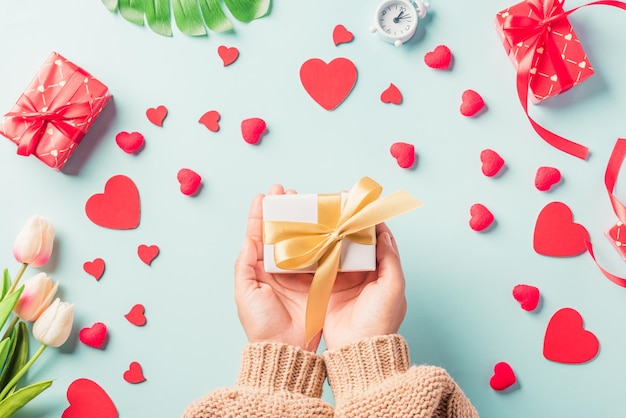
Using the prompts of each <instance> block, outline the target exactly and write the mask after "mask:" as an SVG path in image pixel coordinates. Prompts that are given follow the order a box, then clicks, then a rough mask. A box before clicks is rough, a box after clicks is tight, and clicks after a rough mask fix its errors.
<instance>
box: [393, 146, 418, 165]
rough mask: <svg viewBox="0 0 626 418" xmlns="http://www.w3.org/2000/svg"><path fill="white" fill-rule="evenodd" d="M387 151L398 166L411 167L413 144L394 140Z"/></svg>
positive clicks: (413, 151)
mask: <svg viewBox="0 0 626 418" xmlns="http://www.w3.org/2000/svg"><path fill="white" fill-rule="evenodd" d="M389 151H390V152H391V156H392V157H393V158H395V159H396V161H397V163H398V165H399V166H400V167H402V168H411V167H413V164H415V146H414V145H413V144H408V143H406V142H395V143H393V144H392V145H391V148H390V149H389Z"/></svg>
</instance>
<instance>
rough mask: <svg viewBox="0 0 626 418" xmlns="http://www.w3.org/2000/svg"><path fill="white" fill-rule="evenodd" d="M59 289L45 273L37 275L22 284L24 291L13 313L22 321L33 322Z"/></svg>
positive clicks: (57, 284) (57, 283)
mask: <svg viewBox="0 0 626 418" xmlns="http://www.w3.org/2000/svg"><path fill="white" fill-rule="evenodd" d="M58 288H59V282H56V283H52V280H51V279H50V277H48V276H47V275H46V273H38V274H36V275H34V276H33V277H31V278H30V279H28V280H27V281H26V282H24V290H23V291H22V294H21V295H20V298H19V299H18V301H17V304H16V305H15V308H14V309H13V311H14V312H15V314H16V315H17V316H19V317H20V318H21V319H22V320H24V321H35V320H37V318H39V316H40V315H41V314H42V313H43V311H45V310H46V308H47V307H48V306H50V302H52V298H53V297H54V295H55V294H56V292H57V289H58Z"/></svg>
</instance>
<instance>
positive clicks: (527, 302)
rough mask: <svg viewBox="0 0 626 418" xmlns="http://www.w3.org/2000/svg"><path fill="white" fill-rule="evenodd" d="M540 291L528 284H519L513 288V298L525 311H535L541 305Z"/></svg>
mask: <svg viewBox="0 0 626 418" xmlns="http://www.w3.org/2000/svg"><path fill="white" fill-rule="evenodd" d="M539 296H540V294H539V289H538V288H536V287H535V286H530V285H527V284H518V285H515V287H514V288H513V298H514V299H515V300H516V301H518V302H519V303H520V306H521V307H522V309H523V310H525V311H529V312H530V311H534V310H535V308H536V307H537V305H539Z"/></svg>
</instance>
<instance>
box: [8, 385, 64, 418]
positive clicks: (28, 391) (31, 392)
mask: <svg viewBox="0 0 626 418" xmlns="http://www.w3.org/2000/svg"><path fill="white" fill-rule="evenodd" d="M50 386H52V380H44V381H43V382H38V383H33V384H32V385H28V386H26V387H23V388H21V389H20V390H18V391H16V392H14V393H13V394H11V395H9V396H7V397H6V398H4V400H3V401H2V402H0V418H9V417H11V416H12V415H13V414H14V413H15V412H16V411H17V410H19V409H20V408H21V407H23V406H24V405H26V404H27V403H28V402H30V401H32V400H33V399H34V398H35V397H37V395H39V394H40V393H41V392H43V391H44V390H46V389H48V388H49V387H50Z"/></svg>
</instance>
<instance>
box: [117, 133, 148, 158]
mask: <svg viewBox="0 0 626 418" xmlns="http://www.w3.org/2000/svg"><path fill="white" fill-rule="evenodd" d="M115 142H116V143H117V146H118V147H120V149H121V150H122V151H124V152H125V153H127V154H132V153H133V152H135V151H137V150H138V149H140V148H141V147H142V146H143V144H144V142H145V141H144V137H143V135H142V134H141V133H140V132H131V133H128V132H120V133H118V134H117V135H115Z"/></svg>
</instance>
